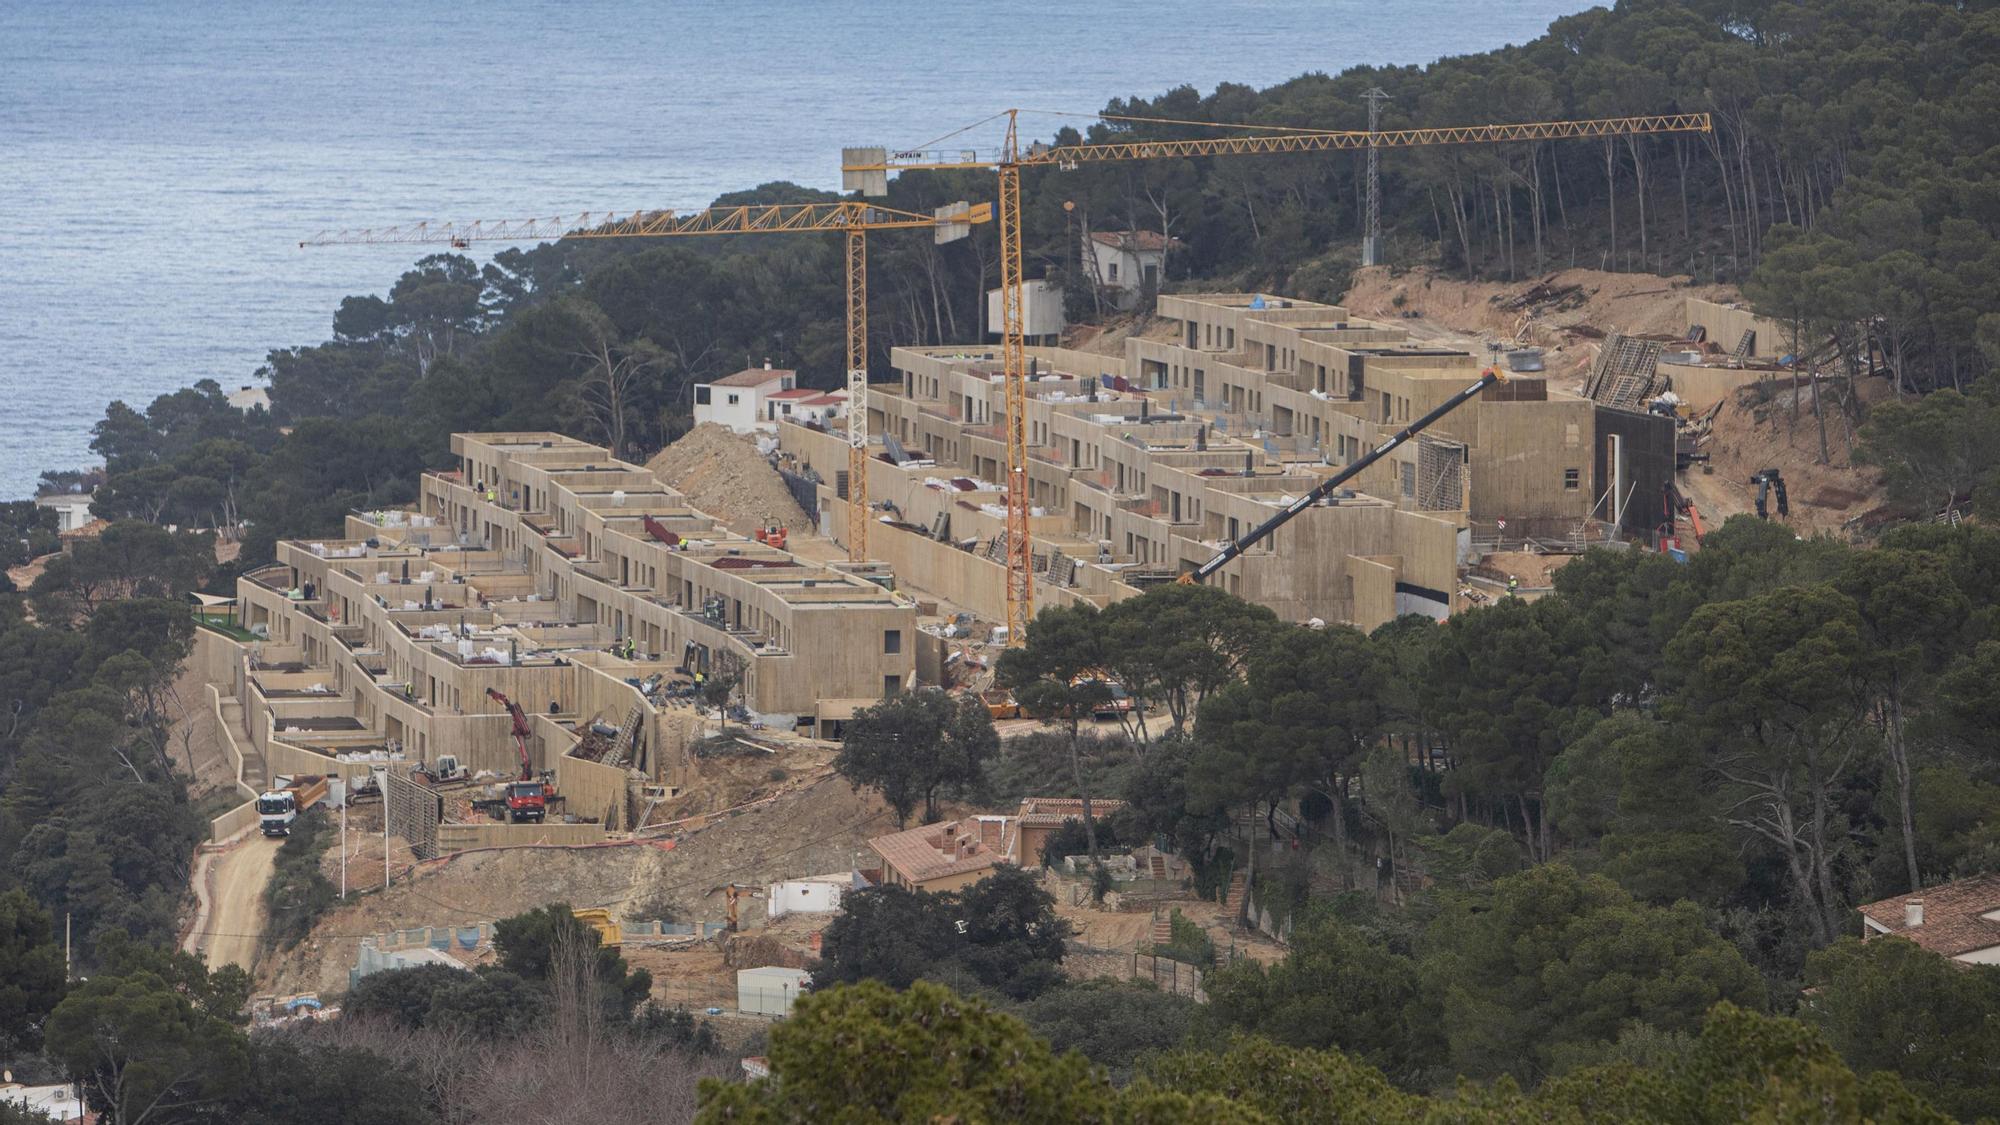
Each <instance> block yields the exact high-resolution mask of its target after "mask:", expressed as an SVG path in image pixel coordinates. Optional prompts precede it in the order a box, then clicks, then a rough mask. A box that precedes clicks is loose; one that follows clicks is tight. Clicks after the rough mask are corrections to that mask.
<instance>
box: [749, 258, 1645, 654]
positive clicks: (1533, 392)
mask: <svg viewBox="0 0 2000 1125" xmlns="http://www.w3.org/2000/svg"><path fill="white" fill-rule="evenodd" d="M1159 316H1160V318H1161V320H1162V321H1164V322H1165V326H1166V330H1165V331H1163V332H1155V333H1151V334H1149V335H1148V336H1147V337H1144V338H1132V339H1128V340H1127V341H1126V343H1125V354H1124V355H1123V356H1107V355H1098V354H1091V353H1084V352H1079V351H1073V350H1066V349H1060V348H1031V349H1029V357H1030V366H1031V373H1030V379H1031V383H1030V390H1029V395H1030V397H1029V400H1028V418H1027V424H1028V440H1029V445H1030V460H1031V465H1030V472H1029V488H1030V492H1031V495H1032V497H1033V503H1034V506H1035V511H1034V515H1033V520H1032V527H1033V531H1034V535H1035V543H1036V558H1037V571H1038V575H1037V583H1038V585H1037V598H1038V602H1039V603H1040V604H1048V603H1051V602H1054V603H1061V602H1067V601H1070V600H1075V599H1083V600H1088V601H1091V602H1094V603H1097V604H1104V603H1105V602H1108V601H1110V600H1112V599H1115V598H1119V597H1125V596H1129V595H1131V594H1133V593H1136V592H1137V591H1138V590H1139V589H1141V588H1143V587H1144V586H1145V585H1147V584H1149V583H1153V582H1161V581H1168V580H1171V579H1173V578H1175V577H1176V576H1178V575H1179V574H1181V573H1184V572H1186V571H1188V570H1191V569H1193V568H1194V567H1195V566H1198V565H1199V564H1200V563H1202V562H1204V561H1206V560H1207V559H1208V558H1210V557H1211V556H1212V555H1213V554H1214V553H1215V552H1216V551H1217V550H1218V549H1219V548H1220V547H1221V546H1222V545H1223V544H1224V543H1225V542H1226V541H1227V540H1229V539H1231V538H1234V537H1238V536H1240V535H1242V534H1244V533H1246V532H1248V531H1249V530H1250V529H1251V528H1253V527H1255V526H1257V525H1258V524H1260V523H1262V522H1263V521H1264V520H1266V519H1269V518H1270V517H1271V516H1273V515H1275V514H1276V513H1277V511H1278V510H1279V508H1280V507H1281V506H1282V505H1283V504H1285V503H1288V502H1290V501H1291V500H1293V499H1295V498H1296V497H1297V496H1299V495H1300V494H1301V493H1303V492H1305V491H1306V490H1308V489H1310V488H1311V487H1312V486H1313V485H1314V484H1316V483H1317V482H1318V481H1320V480H1323V479H1325V477H1326V476H1327V475H1329V474H1330V473H1331V472H1332V471H1333V467H1334V466H1338V465H1344V464H1347V463H1349V462H1351V461H1353V460H1355V459H1357V458H1359V457H1360V456H1361V455H1362V454H1363V453H1365V452H1366V451H1367V450H1369V449H1371V448H1373V447H1374V446H1375V445H1377V444H1379V443H1380V442H1381V441H1383V440H1384V439H1386V438H1387V437H1388V436H1390V435H1391V434H1393V433H1394V432H1395V431H1396V430H1398V429H1400V428H1402V427H1403V426H1404V425H1407V424H1408V423H1409V422H1410V421H1412V420H1414V419H1416V418H1418V417H1420V416H1422V415H1423V414H1424V413H1425V412H1427V411H1429V410H1430V409H1432V408H1433V407H1435V406H1437V405H1438V404H1439V403H1441V402H1443V401H1444V399H1446V398H1448V397H1449V396H1450V395H1452V394H1453V393H1455V392H1457V391H1459V390H1461V389H1463V388H1464V387H1465V386H1466V385H1467V384H1469V383H1471V382H1472V381H1473V380H1474V379H1475V378H1477V376H1478V374H1479V372H1480V370H1481V369H1482V368H1483V367H1484V365H1485V363H1486V362H1487V361H1486V358H1485V357H1484V356H1480V355H1475V354H1472V353H1471V352H1469V351H1465V350H1459V349H1454V348H1445V347H1432V346H1424V345H1421V344H1418V343H1415V342H1413V341H1411V340H1410V339H1409V335H1408V333H1407V332H1406V331H1405V330H1404V329H1402V328H1401V327H1399V326H1396V325H1393V324H1383V323H1376V322H1370V321H1364V320H1361V319H1359V318H1354V317H1350V316H1349V315H1348V314H1347V312H1346V310H1344V309H1341V308H1339V307H1337V306H1332V305H1323V304H1317V303H1314V302H1309V301H1294V300H1285V299H1282V298H1270V297H1264V296H1258V295H1251V294H1222V295H1170V296H1163V297H1161V298H1160V301H1159ZM892 361H893V363H894V365H895V367H896V371H897V374H898V377H899V383H897V384H888V385H876V386H874V387H871V394H870V402H869V413H870V419H869V423H870V425H869V429H870V432H871V433H872V434H876V435H881V436H882V438H881V439H882V441H883V446H882V449H881V451H880V452H879V453H877V454H874V455H873V456H871V459H870V462H869V473H870V477H869V490H870V492H869V494H870V497H871V499H872V500H874V501H875V502H876V503H877V504H878V506H879V507H880V508H881V510H880V512H878V514H877V517H876V518H877V519H878V520H881V521H883V523H882V525H881V529H880V530H878V531H875V532H871V535H870V538H869V550H870V553H871V555H872V556H873V557H876V558H880V559H883V560H884V561H886V562H888V563H890V564H891V565H893V566H894V567H895V568H896V570H897V571H898V573H901V574H905V575H907V576H908V577H909V580H910V581H911V582H913V583H915V584H917V585H919V586H922V587H923V588H924V589H926V590H929V591H931V592H934V593H936V594H938V595H940V596H942V597H945V598H948V599H950V600H952V601H954V602H957V603H959V604H961V605H965V606H967V607H968V608H971V609H973V610H974V611H976V612H978V613H980V614H982V615H984V616H989V617H994V618H998V617H999V616H1001V610H1002V606H1001V603H1000V599H1001V597H1002V596H1003V590H1004V587H1003V584H1002V581H1001V578H1000V577H999V576H1000V574H1001V573H1002V571H1001V567H1000V563H999V562H998V559H999V558H1000V557H1002V556H1001V555H1000V553H999V552H998V550H997V549H996V548H995V539H996V537H997V536H999V535H1001V534H1002V532H1003V530H1004V511H1003V509H1002V507H1001V505H1003V504H1004V492H1003V491H1002V489H1001V484H1000V482H1001V480H1002V478H1003V473H1004V465H1005V451H1004V449H1005V447H1004V438H1003V434H1002V432H1001V421H1002V418H1003V416H1004V398H1003V388H1002V387H1001V382H1000V357H999V354H998V352H997V350H995V349H992V348H987V347H961V348H951V347H943V348H897V349H895V350H894V352H893V353H892ZM779 440H780V446H781V448H782V449H783V450H784V452H785V453H786V454H787V455H788V457H789V458H790V460H791V461H792V462H793V466H794V467H795V468H797V469H799V470H801V471H803V470H806V469H812V470H814V471H816V472H818V473H819V474H820V475H821V477H822V478H823V479H824V480H825V481H828V482H832V483H831V484H830V485H829V486H827V487H824V488H823V489H822V493H823V496H822V504H821V511H822V512H824V513H825V521H826V523H827V525H828V530H829V531H830V532H831V533H832V534H833V535H835V536H836V537H838V538H842V539H844V538H845V537H846V530H845V528H844V527H843V526H842V524H843V523H844V515H845V512H844V506H843V505H840V504H837V503H834V502H833V501H834V499H835V497H836V494H837V493H838V491H839V488H838V480H839V474H838V472H837V470H838V468H839V467H840V466H843V465H844V463H845V462H844V458H845V447H844V445H843V444H842V443H841V442H840V441H839V439H838V438H836V437H834V436H832V435H828V434H823V433H819V432H816V431H813V430H810V429H807V428H804V427H797V426H781V427H780V429H779ZM1673 456H1674V453H1673V424H1672V422H1671V421H1670V420H1668V419H1664V418H1656V417H1652V416H1649V415H1644V414H1635V413H1633V412H1630V411H1621V410H1610V409H1607V408H1605V407H1603V406H1600V405H1599V404H1597V403H1594V402H1592V401H1590V400H1588V399H1585V398H1581V397H1579V396H1576V395H1573V394H1570V393H1568V392H1566V391H1562V390H1559V389H1556V388H1552V387H1550V386H1549V385H1548V383H1547V382H1546V381H1545V380H1543V379H1541V378H1539V377H1515V378H1512V379H1510V380H1509V381H1508V382H1506V383H1504V384H1502V385H1499V386H1495V387H1492V388H1489V389H1488V390H1487V391H1486V392H1485V393H1484V394H1482V395H1481V396H1480V398H1479V399H1477V400H1475V401H1474V402H1472V403H1468V404H1467V405H1465V406H1463V407H1461V408H1460V409H1459V410H1458V411H1456V412H1455V413H1453V414H1452V415H1450V416H1448V417H1446V418H1445V419H1443V420H1442V421H1440V422H1439V423H1438V424H1436V425H1435V426H1433V427H1432V429H1431V430H1430V431H1428V432H1427V433H1425V434H1424V435H1423V436H1422V437H1420V438H1419V439H1418V440H1416V441H1413V442H1410V443H1407V444H1405V445H1404V446H1402V447H1401V448H1399V449H1398V450H1396V451H1395V452H1394V454H1393V455H1392V456H1390V457H1389V458H1386V459H1385V460H1383V461H1382V462H1379V463H1378V464H1376V465H1375V466H1373V467H1372V468H1371V469H1370V470H1369V471H1368V472H1366V473H1365V474H1363V475H1362V476H1361V477H1360V478H1358V479H1356V480H1355V481H1354V482H1352V484H1351V488H1352V494H1351V495H1345V494H1344V495H1342V496H1340V497H1338V498H1336V499H1334V500H1332V501H1330V502H1329V503H1326V504H1323V505H1322V506H1319V507H1316V508H1314V509H1312V510H1310V511H1308V512H1305V513H1302V514H1301V515H1300V516H1299V517H1298V518H1296V519H1294V520H1293V521H1292V522H1291V523H1289V524H1288V525H1286V526H1285V527H1284V528H1283V529H1282V530H1280V531H1279V532H1278V533H1277V534H1276V535H1275V536H1274V537H1273V538H1272V539H1270V540H1267V541H1266V542H1265V543H1263V544H1260V545H1259V546H1258V547H1256V548H1255V549H1253V550H1252V551H1250V552H1249V553H1247V554H1246V555H1245V556H1244V557H1243V558H1241V559H1240V560H1238V561H1237V562H1235V563H1233V564H1232V565H1231V566H1230V567H1229V569H1228V570H1226V571H1224V572H1223V573H1222V575H1221V576H1220V577H1219V580H1218V581H1219V582H1220V584H1221V585H1222V586H1223V588H1225V589H1227V590H1229V591H1230V592H1232V593H1235V594H1237V595H1239V596H1241V597H1244V598H1247V599H1250V600H1252V601H1256V602H1259V603H1261V604H1264V605H1267V606H1270V607H1271V608H1272V609H1273V610H1275V611H1276V612H1278V613H1279V615H1280V616H1282V617H1285V618H1287V619H1290V620H1300V621H1303V620H1308V619H1311V618H1315V617H1316V618H1321V619H1323V620H1328V621H1349V622H1353V623H1355V624H1357V625H1360V626H1362V627H1364V628H1372V627H1373V626H1375V625H1379V624H1381V623H1382V622H1384V621H1387V620H1389V619H1391V618H1393V617H1395V616H1397V615H1399V614H1401V613H1423V614H1427V615H1429V616H1433V617H1443V616H1445V615H1446V614H1447V613H1449V612H1450V610H1451V609H1452V608H1453V604H1454V600H1455V591H1456V589H1457V568H1458V566H1459V565H1460V564H1461V563H1462V562H1465V561H1467V560H1468V559H1469V558H1470V556H1471V553H1472V550H1473V544H1474V542H1475V540H1479V541H1485V540H1491V539H1494V538H1502V537H1504V538H1518V537H1519V536H1521V535H1525V534H1533V535H1543V536H1561V537H1564V538H1568V537H1571V536H1574V535H1576V534H1578V533H1580V532H1587V531H1590V530H1591V529H1592V528H1597V529H1598V530H1601V527H1598V524H1599V523H1609V522H1621V521H1622V523H1623V525H1624V526H1625V527H1626V528H1627V529H1628V530H1644V529H1645V528H1647V527H1650V525H1651V524H1652V523H1654V522H1656V520H1657V517H1656V516H1655V515H1653V513H1654V511H1655V510H1656V509H1657V507H1658V497H1659V496H1660V495H1661V492H1662V490H1663V488H1664V486H1665V484H1666V482H1667V481H1669V480H1671V478H1672V473H1673ZM1612 496H1619V497H1623V498H1624V501H1623V503H1622V505H1614V504H1612V503H1611V502H1610V500H1609V498H1610V497H1612ZM1635 501H1638V502H1636V503H1635ZM1502 521H1504V522H1505V525H1506V526H1505V531H1504V535H1503V533H1502V529H1501V527H1500V524H1501V522H1502Z"/></svg>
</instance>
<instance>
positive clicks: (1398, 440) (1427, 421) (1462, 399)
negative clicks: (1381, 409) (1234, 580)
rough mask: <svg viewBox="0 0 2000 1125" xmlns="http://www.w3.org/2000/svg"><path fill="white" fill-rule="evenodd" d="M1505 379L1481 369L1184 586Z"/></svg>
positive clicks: (1233, 543) (1184, 579) (1188, 577)
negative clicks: (1468, 382)
mask: <svg viewBox="0 0 2000 1125" xmlns="http://www.w3.org/2000/svg"><path fill="white" fill-rule="evenodd" d="M1505 378H1506V376H1504V375H1502V374H1500V369H1499V368H1497V367H1489V368H1487V369H1486V370H1484V371H1482V372H1480V373H1479V378H1478V379H1477V380H1475V381H1474V382H1473V383H1472V385H1471V386H1468V387H1466V388H1465V389H1464V390H1462V391H1459V392H1458V393H1457V394H1455V395H1452V396H1451V397H1450V398H1448V399H1445V400H1444V401H1443V402H1441V403H1439V404H1438V405H1437V406H1436V407H1435V408H1434V409H1432V410H1431V412H1430V413H1428V414H1426V415H1424V416H1423V417H1421V418H1419V419H1417V420H1416V421H1414V422H1412V423H1410V424H1409V425H1407V426H1404V427H1403V428H1402V429H1400V430H1397V431H1396V433H1395V434H1394V436H1392V437H1390V438H1389V440H1387V441H1385V442H1383V443H1382V444H1381V445H1378V446H1376V447H1375V448H1374V449H1371V450H1369V451H1368V452H1367V453H1366V454H1364V455H1362V456H1361V457H1360V458H1359V459H1358V460H1356V461H1354V462H1353V463H1352V464H1350V465H1348V466H1347V467H1346V468H1344V469H1342V470H1340V471H1339V472H1337V473H1335V474H1333V475H1332V476H1330V477H1328V478H1326V479H1325V480H1323V481H1321V482H1319V483H1318V484H1316V485H1314V486H1313V487H1312V490H1311V491H1309V492H1307V493H1306V494H1305V495H1304V496H1301V497H1299V498H1298V499H1297V500H1294V501H1292V502H1291V503H1289V504H1287V505H1285V506H1284V507H1283V508H1280V509H1279V510H1278V514H1277V515H1275V516H1272V517H1271V518H1270V519H1267V520H1265V521H1264V522H1263V523H1260V524H1258V525H1257V526H1256V527H1253V528H1251V529H1250V533H1249V534H1247V535H1245V536H1243V537H1242V538H1239V539H1232V540H1230V541H1229V543H1228V544H1227V545H1225V546H1224V547H1223V548H1222V550H1221V551H1220V552H1219V553H1217V554H1216V556H1215V557H1214V558H1212V559H1210V560H1208V561H1207V562H1205V563H1203V564H1201V565H1200V566H1198V567H1195V568H1194V569H1193V570H1190V571H1188V572H1187V573H1185V574H1183V575H1181V576H1180V579H1179V581H1180V583H1181V585H1183V586H1193V585H1197V584H1199V583H1202V582H1205V581H1207V580H1208V577H1209V576H1210V575H1212V574H1214V573H1215V572H1216V571H1218V570H1221V569H1222V568H1223V567H1225V566H1228V565H1229V564H1230V563H1231V562H1232V561H1234V560H1235V559H1236V558H1237V556H1239V555H1241V554H1242V553H1243V552H1245V551H1247V550H1249V549H1250V548H1252V547H1254V546H1256V545H1257V544H1259V543H1261V542H1263V541H1264V540H1266V539H1268V538H1270V537H1271V534H1272V533H1273V532H1275V531H1277V530H1278V529H1279V528H1281V527H1283V526H1285V524H1287V523H1289V522H1291V519H1292V517H1294V516H1296V515H1298V514H1299V513H1300V512H1303V511H1305V510H1306V509H1307V508H1310V507H1312V506H1313V505H1314V504H1317V503H1319V502H1320V501H1321V500H1324V499H1326V498H1327V497H1329V496H1331V495H1333V493H1334V490H1336V489H1338V488H1339V487H1340V486H1341V485H1343V484H1346V483H1347V482H1348V481H1350V480H1353V479H1354V478H1355V477H1357V476H1359V475H1360V474H1361V472H1362V471H1363V470H1365V469H1367V468H1368V466H1370V465H1373V464H1374V463H1375V462H1377V461H1380V460H1381V459H1382V458H1384V457H1386V456H1388V455H1389V454H1390V453H1392V452H1394V451H1395V449H1396V447H1397V446H1399V445H1401V444H1403V443H1404V442H1406V441H1408V440H1410V439H1411V438H1413V437H1416V436H1417V435H1418V434H1420V433H1422V432H1424V430H1425V429H1427V428H1429V427H1430V425H1431V423H1433V422H1435V421H1437V420H1438V419H1440V418H1442V417H1444V416H1445V415H1447V414H1449V413H1451V412H1452V411H1454V410H1457V409H1458V408H1459V407H1461V406H1463V405H1465V404H1466V403H1468V402H1471V401H1472V400H1473V399H1475V398H1478V397H1479V394H1480V392H1481V391H1484V390H1485V389H1486V388H1488V387H1490V386H1492V385H1493V384H1495V383H1498V382H1500V381H1502V380H1503V379H1505Z"/></svg>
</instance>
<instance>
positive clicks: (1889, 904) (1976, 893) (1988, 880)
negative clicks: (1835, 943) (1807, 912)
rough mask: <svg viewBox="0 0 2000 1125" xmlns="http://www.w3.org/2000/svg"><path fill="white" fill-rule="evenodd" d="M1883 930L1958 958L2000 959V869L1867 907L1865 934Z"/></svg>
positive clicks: (1863, 920) (1992, 961) (1863, 910)
mask: <svg viewBox="0 0 2000 1125" xmlns="http://www.w3.org/2000/svg"><path fill="white" fill-rule="evenodd" d="M1883 934H1893V935H1895V936H1896V937H1900V938H1908V939H1910V940H1911V941H1913V942H1916V943H1917V944H1918V945H1920V946H1922V947H1924V948H1925V949H1928V950H1930V951H1931V952H1932V953H1935V954H1937V955H1938V956H1940V957H1949V958H1951V959H1952V960H1954V961H1965V962H1968V963H1971V964H1974V965H2000V875H1975V876H1973V877H1972V878H1970V879H1960V880H1958V881H1956V882H1952V883H1944V884H1941V885H1939V886H1935V887H1925V888H1924V889H1923V890H1920V891H1914V892H1912V893H1910V894H1906V895H1898V896H1896V897H1895V898H1885V899H1883V900H1882V901H1880V902H1871V903H1869V904H1868V905H1866V906H1864V907H1862V908H1861V937H1862V940H1864V941H1866V940H1867V939H1869V938H1871V937H1876V936H1878V935H1883Z"/></svg>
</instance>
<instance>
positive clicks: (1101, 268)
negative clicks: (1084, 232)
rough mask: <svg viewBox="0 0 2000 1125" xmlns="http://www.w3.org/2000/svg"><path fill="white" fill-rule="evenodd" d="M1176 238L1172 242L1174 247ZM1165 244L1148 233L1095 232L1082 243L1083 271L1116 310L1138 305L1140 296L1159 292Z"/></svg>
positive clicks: (1163, 239)
mask: <svg viewBox="0 0 2000 1125" xmlns="http://www.w3.org/2000/svg"><path fill="white" fill-rule="evenodd" d="M1179 242H1180V239H1178V238H1177V239H1174V240H1173V244H1178V243H1179ZM1169 245H1170V244H1169V243H1168V241H1167V239H1166V237H1165V236H1164V235H1161V234H1160V233H1158V232H1157V231H1150V230H1097V231H1091V232H1090V237H1089V238H1088V239H1087V240H1085V242H1084V244H1083V254H1084V263H1083V272H1084V274H1085V276H1087V277H1090V278H1091V279H1092V280H1093V281H1094V282H1095V283H1096V284H1097V286H1098V287H1099V288H1100V289H1101V290H1102V291H1103V292H1105V293H1106V294H1108V295H1109V296H1110V298H1111V302H1112V304H1115V305H1117V306H1118V307H1119V308H1120V309H1130V308H1132V307H1133V306H1135V305H1137V304H1138V303H1139V296H1140V294H1142V293H1144V292H1145V291H1147V290H1151V291H1153V292H1155V293H1157V292H1159V289H1160V278H1161V277H1162V276H1164V275H1165V274H1166V268H1167V249H1168V247H1169Z"/></svg>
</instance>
